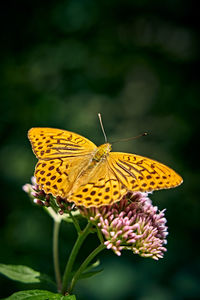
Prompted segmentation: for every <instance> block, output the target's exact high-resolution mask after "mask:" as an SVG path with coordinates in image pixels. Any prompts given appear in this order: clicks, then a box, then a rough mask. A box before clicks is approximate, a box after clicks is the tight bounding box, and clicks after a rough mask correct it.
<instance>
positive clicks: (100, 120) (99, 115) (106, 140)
mask: <svg viewBox="0 0 200 300" xmlns="http://www.w3.org/2000/svg"><path fill="white" fill-rule="evenodd" d="M98 117H99V122H100V125H101V129H102V131H103V135H104V138H105V142H106V143H107V142H108V139H107V136H106V133H105V130H104V128H103V122H102V119H101V114H100V113H98Z"/></svg>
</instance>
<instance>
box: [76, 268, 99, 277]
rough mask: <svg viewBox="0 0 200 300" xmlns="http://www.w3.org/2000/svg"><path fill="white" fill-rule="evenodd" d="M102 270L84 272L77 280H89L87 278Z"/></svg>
mask: <svg viewBox="0 0 200 300" xmlns="http://www.w3.org/2000/svg"><path fill="white" fill-rule="evenodd" d="M102 271H103V269H100V270H98V271H91V272H84V273H82V274H81V276H80V277H79V279H84V278H89V277H92V276H94V275H96V274H98V273H100V272H102Z"/></svg>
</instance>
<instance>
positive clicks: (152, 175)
mask: <svg viewBox="0 0 200 300" xmlns="http://www.w3.org/2000/svg"><path fill="white" fill-rule="evenodd" d="M28 137H29V140H30V141H31V144H32V148H33V151H34V153H35V155H36V157H37V158H38V159H39V161H38V163H37V165H36V169H35V177H36V181H37V183H38V185H39V187H40V189H43V190H44V191H45V192H46V193H51V194H52V195H54V196H60V197H62V198H64V199H66V200H67V201H69V202H74V203H75V204H76V205H83V206H85V207H90V206H95V207H99V206H102V205H109V204H112V203H114V202H116V201H119V200H120V199H121V198H122V197H123V196H124V195H125V194H126V193H127V192H128V191H147V192H148V191H153V190H158V189H165V188H171V187H175V186H177V185H179V184H181V182H182V178H181V177H180V176H179V175H178V174H177V173H176V172H175V171H173V170H172V169H171V168H169V167H167V166H165V165H163V164H161V163H159V162H157V161H155V160H152V159H149V158H146V157H142V156H139V155H135V154H128V153H121V152H111V144H109V143H105V144H102V145H100V146H99V147H97V146H96V145H95V144H94V143H92V142H91V141H89V140H88V139H86V138H85V137H82V136H80V135H78V134H76V133H73V132H70V131H66V130H60V129H55V128H32V129H30V130H29V133H28Z"/></svg>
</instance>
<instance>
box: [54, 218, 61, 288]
mask: <svg viewBox="0 0 200 300" xmlns="http://www.w3.org/2000/svg"><path fill="white" fill-rule="evenodd" d="M59 229H60V221H56V220H54V228H53V262H54V271H55V277H56V283H57V289H58V292H60V291H61V287H62V281H61V276H60V267H59V254H58V235H59Z"/></svg>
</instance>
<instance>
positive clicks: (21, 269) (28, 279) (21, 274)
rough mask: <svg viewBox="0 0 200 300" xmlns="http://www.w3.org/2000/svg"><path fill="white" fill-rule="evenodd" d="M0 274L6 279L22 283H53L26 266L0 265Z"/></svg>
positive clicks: (45, 276)
mask: <svg viewBox="0 0 200 300" xmlns="http://www.w3.org/2000/svg"><path fill="white" fill-rule="evenodd" d="M0 273H2V274H3V275H5V276H7V277H8V278H10V279H12V280H16V281H20V282H23V283H39V282H44V281H46V282H51V283H53V284H54V282H53V281H52V280H51V279H50V278H49V277H48V276H47V275H45V274H41V273H40V272H37V271H35V270H33V269H31V268H29V267H27V266H21V265H17V266H16V265H4V264H0Z"/></svg>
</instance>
